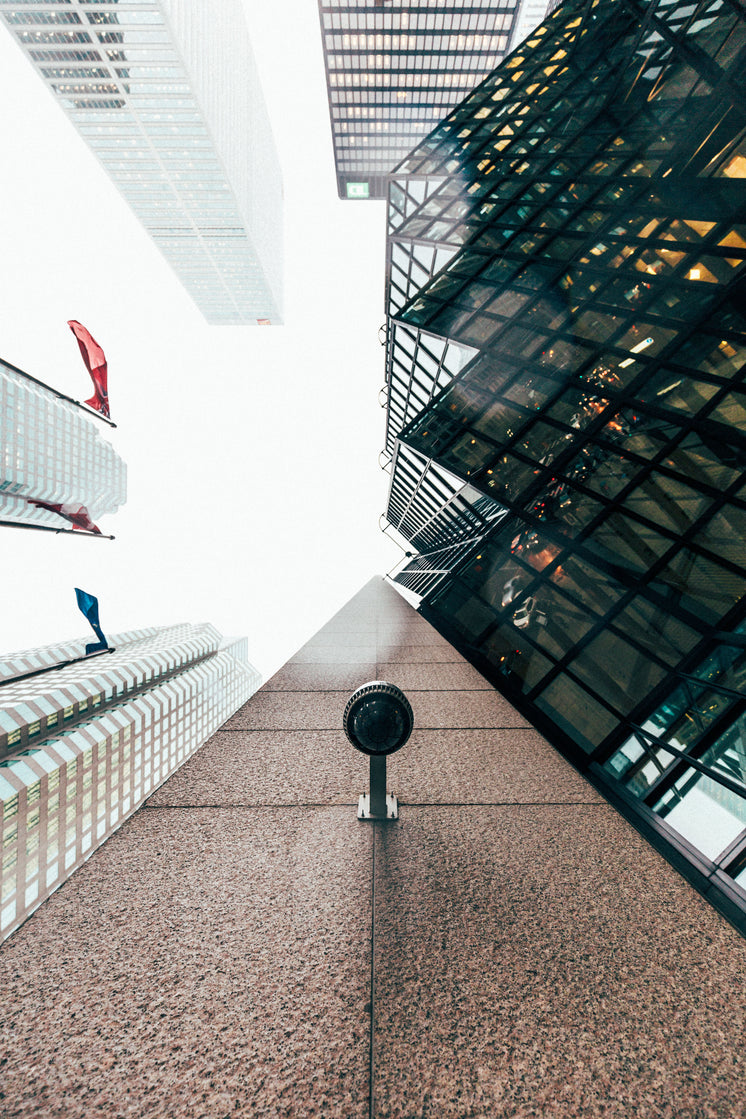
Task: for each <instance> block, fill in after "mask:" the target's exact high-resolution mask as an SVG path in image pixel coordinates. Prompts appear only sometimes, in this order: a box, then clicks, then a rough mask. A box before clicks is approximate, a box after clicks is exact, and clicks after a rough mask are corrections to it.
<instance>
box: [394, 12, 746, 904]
mask: <svg viewBox="0 0 746 1119" xmlns="http://www.w3.org/2000/svg"><path fill="white" fill-rule="evenodd" d="M745 74H746V29H745V23H744V13H743V10H742V9H741V8H740V7H739V6H738V5H737V4H736V3H735V2H731V0H705V2H702V3H687V4H682V3H676V2H664V0H649V2H644V0H640V2H634V0H568V2H567V3H565V4H563V5H562V7H560V8H558V9H557V10H556V11H555V12H554V13H553V15H552V17H550V18H549V19H548V20H546V21H545V23H544V24H543V25H542V26H541V27H540V28H538V29H537V30H536V31H535V32H534V33H533V34H532V36H531V37H530V38H529V39H528V40H526V42H524V43H523V44H522V45H521V47H520V48H519V49H518V50H517V51H515V52H513V54H512V55H510V56H509V58H508V59H507V60H506V61H505V62H504V63H503V65H502V66H500V67H499V68H498V69H497V70H496V71H495V72H494V73H493V74H492V75H491V76H490V77H489V78H488V79H487V80H486V81H485V82H484V83H483V84H482V85H481V86H480V87H479V88H478V89H477V90H475V91H474V92H473V93H472V94H471V95H470V96H469V97H468V98H467V99H466V100H465V101H464V102H463V103H462V105H461V106H459V107H458V108H457V109H456V110H455V111H454V112H453V113H452V114H451V115H450V117H448V118H447V120H446V121H444V122H443V124H442V125H440V126H439V127H438V128H437V129H436V130H435V131H434V132H433V133H432V134H431V135H430V136H429V137H428V138H427V140H426V141H424V142H423V143H422V144H421V145H420V146H419V147H418V148H417V149H416V150H415V151H414V152H413V153H412V154H411V155H410V157H409V158H408V159H407V160H405V161H404V163H402V164H401V166H400V167H399V168H398V169H397V171H396V172H395V173H394V175H393V176H392V180H391V183H390V210H391V211H392V215H393V217H392V222H391V224H390V235H389V236H390V248H389V260H390V261H393V260H395V259H396V257H397V251H398V247H399V246H418V247H419V249H420V251H421V252H422V251H424V249H425V248H429V249H430V250H431V251H432V250H433V249H435V248H436V247H438V246H440V245H444V246H447V247H448V252H449V258H448V260H447V262H446V263H444V264H443V265H442V267H440V269H439V270H436V271H434V272H433V274H432V275H431V276H429V277H428V279H427V280H426V282H425V283H424V284H422V285H421V287H420V288H419V290H418V291H417V292H416V293H413V294H409V293H408V297H407V299H406V301H405V302H403V303H402V305H401V306H400V307H399V308H398V309H395V310H393V313H392V316H391V320H390V323H389V339H390V340H391V339H394V338H397V337H398V336H399V332H400V331H401V330H402V328H404V327H406V328H407V329H408V330H410V331H411V332H424V333H426V334H427V335H430V336H433V337H436V338H439V339H440V340H441V345H442V346H443V345H447V346H452V345H459V346H462V347H470V348H471V349H472V351H473V353H472V356H471V357H470V359H469V360H468V363H467V364H466V365H465V366H464V367H463V368H461V369H460V370H459V371H458V372H457V373H456V374H455V375H454V376H453V377H452V378H450V380H449V383H448V384H447V385H445V386H439V385H436V386H435V390H434V392H433V394H432V398H431V399H430V400H429V401H428V402H427V403H426V404H425V405H424V406H423V407H422V408H421V410H420V412H419V413H418V414H417V415H416V416H415V417H413V418H412V419H411V420H407V421H406V422H405V423H404V425H403V427H402V428H401V430H399V431H398V432H397V433H396V434H397V436H398V440H399V442H400V444H403V445H406V446H407V447H408V448H409V449H410V451H411V452H416V453H417V454H419V455H421V456H423V457H424V458H426V459H428V460H431V461H434V462H437V463H438V464H439V465H440V466H441V467H443V468H445V469H446V470H447V471H449V472H450V473H451V474H453V475H455V476H456V477H458V478H460V479H462V480H463V481H464V482H465V483H468V484H469V485H470V486H471V487H473V488H474V489H475V490H477V491H479V492H480V493H481V494H483V495H485V496H490V497H492V498H493V499H494V500H495V501H496V502H498V503H499V504H500V505H501V506H503V507H504V508H505V509H507V510H508V514H507V516H506V517H504V518H502V519H500V521H499V522H497V523H496V524H494V525H492V526H489V527H488V531H487V535H486V537H485V538H483V539H480V540H479V541H478V543H476V544H475V546H474V548H473V549H472V550H471V552H470V554H469V555H468V556H466V557H463V556H460V557H458V558H457V560H456V561H455V562H454V564H453V565H452V566H451V568H450V570H449V572H448V573H447V574H446V575H445V576H444V577H443V578H441V579H440V580H439V582H438V583H437V584H436V585H434V586H430V587H429V589H428V590H427V597H426V599H425V602H424V605H423V606H422V609H423V612H424V613H425V614H426V616H427V617H428V618H429V619H430V620H431V621H433V622H434V623H435V624H436V625H438V626H439V627H440V628H441V629H442V630H443V631H444V632H446V633H447V635H448V636H449V637H451V638H452V639H453V640H454V641H455V642H456V643H457V644H459V645H460V646H461V647H462V649H464V651H466V652H467V654H468V655H470V656H471V658H472V659H473V660H474V661H475V663H478V664H479V665H480V667H482V668H483V669H484V670H485V671H486V672H487V673H488V674H489V675H490V677H491V678H492V679H493V680H494V681H495V682H496V683H497V684H498V686H500V687H501V688H502V689H503V690H504V691H506V693H507V694H509V695H510V696H511V697H512V698H514V699H515V700H517V701H518V702H519V703H520V705H521V706H522V708H523V709H524V710H525V711H526V712H527V713H528V714H529V716H530V717H532V718H533V719H534V721H536V722H537V723H538V724H539V725H541V727H542V728H543V729H544V730H545V731H546V732H547V733H549V734H550V735H551V737H552V738H553V740H554V741H555V742H556V743H557V744H558V745H560V746H561V747H562V748H563V749H565V751H566V752H567V753H568V754H569V755H570V756H571V757H572V758H573V759H574V760H575V761H576V762H577V763H578V764H580V765H581V766H582V767H584V768H586V769H587V770H588V771H589V772H593V773H595V774H596V775H597V776H598V779H599V781H601V782H606V783H607V784H609V785H610V786H613V788H614V790H615V791H616V793H615V795H618V796H619V797H620V798H621V799H623V800H625V802H630V803H634V804H635V805H636V806H637V810H638V811H639V812H640V813H642V814H643V815H645V817H646V819H649V820H651V821H652V824H651V826H653V827H654V828H656V829H659V830H662V831H663V832H664V833H665V834H667V835H669V836H672V837H673V836H674V835H675V841H676V843H677V844H678V847H679V848H680V849H681V850H684V851H685V852H686V853H687V854H688V856H690V857H691V858H692V860H694V861H695V862H697V864H698V865H699V866H701V867H704V868H705V869H704V872H705V873H706V874H707V875H708V876H709V877H710V879H711V880H713V881H715V880H717V881H718V882H719V883H720V885H721V886H723V888H724V889H725V890H726V892H727V891H728V890H731V888H732V884H733V883H734V882H736V883H740V884H741V885H746V832H745V831H744V829H745V828H746V799H745V798H746V780H745V779H746V771H745V769H744V759H745V754H744V744H743V733H744V731H743V719H744V696H743V687H742V674H743V671H744V655H745V654H746V635H745V634H744V630H743V620H744V617H745V616H746V598H745V595H746V546H745V545H744V539H745V537H746V476H745V474H744V469H745V467H746V391H745V387H744V381H743V354H744V336H745V335H746V317H745V315H744V308H746V291H745V289H744V270H745V268H746V192H745V191H744V181H743V180H744V178H746V105H745V102H744V75H745ZM423 181H426V182H430V183H432V182H434V183H436V186H435V188H434V189H432V190H430V191H423V190H422V189H421V188H420V189H419V190H417V189H416V184H418V183H421V182H423ZM417 197H419V198H421V199H422V201H420V202H419V203H418V202H417V201H416V198H417ZM403 200H405V201H404V202H403ZM403 211H405V212H403ZM412 251H413V250H412ZM395 332H396V333H395ZM397 356H398V355H397ZM413 364H414V362H412V363H410V366H412V365H413ZM414 375H415V374H414V372H413V369H412V368H410V369H409V370H408V374H407V376H403V375H402V374H400V373H399V372H398V370H397V368H396V365H395V361H394V357H393V355H392V361H391V362H390V364H389V384H388V392H389V396H390V398H391V400H392V402H393V403H392V408H393V409H394V410H395V409H396V408H397V407H399V409H400V411H401V407H400V406H399V405H398V404H397V403H396V401H397V400H398V399H399V397H400V396H401V393H402V392H404V391H406V390H407V386H408V383H409V381H408V379H407V378H408V377H409V378H410V379H411V377H412V376H414ZM410 395H411V394H410ZM397 487H400V482H399V481H398V480H397V478H396V475H395V476H394V478H393V479H392V492H393V491H394V490H395V489H396V488H397ZM418 565H419V566H418ZM425 566H427V565H426V564H425ZM422 567H423V561H422V557H421V556H420V557H418V558H417V559H415V560H414V561H413V563H412V564H411V565H410V568H411V570H410V572H409V574H407V572H405V573H403V575H402V577H401V579H402V582H403V583H404V584H405V585H407V580H409V583H410V584H411V582H412V579H413V577H414V575H415V572H416V571H417V570H422ZM682 841H683V842H682ZM734 896H735V897H736V899H737V900H740V901H745V900H746V893H743V894H742V895H741V894H740V893H739V892H738V890H736V891H735V894H734Z"/></svg>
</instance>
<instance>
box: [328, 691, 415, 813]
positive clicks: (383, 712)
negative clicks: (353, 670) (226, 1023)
mask: <svg viewBox="0 0 746 1119" xmlns="http://www.w3.org/2000/svg"><path fill="white" fill-rule="evenodd" d="M342 726H343V728H344V732H345V734H346V735H347V737H348V738H349V740H350V742H351V743H352V745H353V746H354V747H355V749H356V750H360V751H361V753H363V754H367V755H368V756H369V757H370V793H363V795H362V796H361V797H360V800H359V802H358V812H357V814H358V819H360V820H396V819H398V817H399V806H398V803H397V800H396V797H395V796H393V794H390V793H389V794H388V795H387V793H386V757H387V755H388V754H393V753H395V752H396V751H397V750H400V749H401V747H402V746H403V745H404V743H405V742H406V741H407V739H408V738H409V736H410V734H411V733H412V728H413V726H414V715H413V714H412V708H411V705H410V703H409V700H408V699H407V697H406V696H405V695H404V692H402V691H401V689H400V688H397V687H396V685H395V684H388V683H387V682H386V681H385V680H371V681H370V683H368V684H363V686H362V687H361V688H358V689H357V691H355V692H353V693H352V695H351V696H350V698H349V699H348V701H347V706H346V707H345V710H344V716H343V718H342Z"/></svg>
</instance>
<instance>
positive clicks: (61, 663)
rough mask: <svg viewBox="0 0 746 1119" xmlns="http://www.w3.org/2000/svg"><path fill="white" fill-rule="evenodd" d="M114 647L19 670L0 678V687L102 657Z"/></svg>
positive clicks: (111, 651) (113, 650)
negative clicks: (16, 672)
mask: <svg viewBox="0 0 746 1119" xmlns="http://www.w3.org/2000/svg"><path fill="white" fill-rule="evenodd" d="M115 652H116V649H101V650H100V651H99V652H98V653H87V654H84V655H83V656H82V657H72V658H71V659H70V660H69V661H59V662H58V663H57V664H48V665H46V666H45V667H44V668H34V669H32V671H31V672H21V673H20V674H19V675H18V676H6V678H5V679H4V680H0V688H2V687H3V685H4V684H17V683H18V681H19V680H28V679H29V678H30V677H31V676H41V674H42V673H43V672H54V670H55V669H56V668H67V666H68V665H69V664H80V662H81V661H91V660H93V659H94V657H103V656H104V654H105V653H115Z"/></svg>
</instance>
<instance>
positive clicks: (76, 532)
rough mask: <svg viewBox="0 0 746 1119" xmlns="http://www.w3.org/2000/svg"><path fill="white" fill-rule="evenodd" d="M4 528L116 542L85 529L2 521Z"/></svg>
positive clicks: (102, 534)
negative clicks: (92, 537)
mask: <svg viewBox="0 0 746 1119" xmlns="http://www.w3.org/2000/svg"><path fill="white" fill-rule="evenodd" d="M0 527H2V528H30V529H33V530H34V532H64V533H68V534H71V535H73V536H94V537H96V538H97V539H98V540H116V537H115V536H108V535H107V534H106V533H105V532H89V531H88V530H87V529H85V528H54V527H53V526H52V525H27V524H23V523H22V522H21V521H3V520H0Z"/></svg>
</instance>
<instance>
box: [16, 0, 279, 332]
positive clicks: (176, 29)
mask: <svg viewBox="0 0 746 1119" xmlns="http://www.w3.org/2000/svg"><path fill="white" fill-rule="evenodd" d="M0 16H1V17H2V19H3V20H4V22H5V23H6V24H7V26H8V28H9V30H10V31H11V32H12V34H13V35H14V37H15V38H16V40H17V41H18V43H19V44H20V46H21V47H22V49H23V51H24V53H25V54H26V56H27V58H28V59H29V61H30V62H31V63H32V65H33V66H34V68H35V69H36V71H37V73H38V74H39V76H40V77H41V78H42V79H43V80H44V82H45V84H46V86H47V88H48V89H49V91H50V92H51V93H52V95H53V96H54V97H55V99H56V101H57V103H58V104H59V105H60V107H61V108H62V109H63V110H64V111H65V112H66V114H67V115H68V116H69V118H70V119H71V120H72V122H73V124H74V125H75V126H76V128H77V129H78V131H79V132H80V134H81V136H82V137H83V139H84V140H85V141H86V142H87V143H88V145H89V146H90V147H91V149H92V150H93V152H95V154H96V155H97V156H98V158H99V159H100V161H101V163H102V164H103V166H104V168H105V169H106V171H107V173H108V174H109V176H110V177H111V179H112V180H113V182H114V183H115V184H116V186H117V187H118V188H119V190H120V191H121V193H122V195H123V196H124V198H125V199H126V200H127V202H128V203H129V205H130V206H131V207H132V209H133V210H134V212H135V214H136V215H137V217H138V218H139V220H140V221H141V222H142V224H143V226H144V227H145V229H146V230H147V231H148V233H149V234H150V235H151V237H152V238H153V240H154V241H155V243H156V245H157V246H158V248H159V249H160V250H161V252H162V253H163V255H164V256H165V258H166V260H167V261H168V262H169V264H170V265H171V267H172V268H173V269H174V271H175V272H176V274H177V276H178V277H179V279H180V280H181V282H182V283H183V285H184V287H185V288H186V290H187V291H188V292H189V294H190V295H191V297H192V299H193V300H194V302H195V303H196V304H197V306H198V307H199V309H200V311H201V312H202V314H203V315H204V316H205V318H206V319H207V321H208V322H209V323H212V324H216V325H226V324H237V325H240V324H247V323H248V324H250V323H256V322H257V321H261V322H263V323H264V322H271V323H278V322H281V301H282V295H281V292H282V214H281V208H282V182H281V177H280V170H279V164H278V162H277V156H276V153H275V148H274V141H273V139H272V133H271V129H270V125H269V120H268V117H267V112H266V109H265V106H264V100H263V97H262V92H261V89H260V87H259V82H258V77H257V72H256V65H255V62H254V58H253V55H252V51H251V45H250V43H249V39H248V34H247V31H246V26H245V20H244V14H243V8H242V5H241V3H240V0H221V3H220V4H216V5H205V4H200V3H199V2H198V0H138V2H137V3H136V4H119V3H112V2H111V0H65V2H64V3H63V4H61V3H59V2H52V0H32V2H30V3H29V2H28V0H26V2H25V3H24V4H22V5H21V4H18V3H17V2H16V0H0Z"/></svg>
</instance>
